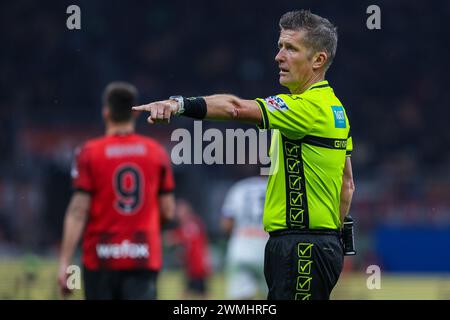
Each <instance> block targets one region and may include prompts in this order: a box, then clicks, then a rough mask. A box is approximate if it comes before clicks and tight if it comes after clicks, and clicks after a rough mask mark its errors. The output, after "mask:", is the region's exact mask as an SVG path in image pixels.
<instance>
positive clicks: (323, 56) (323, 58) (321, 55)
mask: <svg viewBox="0 0 450 320" xmlns="http://www.w3.org/2000/svg"><path fill="white" fill-rule="evenodd" d="M327 61H328V55H327V53H326V52H325V51H318V52H316V53H315V54H314V56H313V64H312V68H313V70H314V71H317V70H319V69H322V68H324V67H325V66H326V64H327Z"/></svg>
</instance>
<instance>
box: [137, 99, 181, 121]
mask: <svg viewBox="0 0 450 320" xmlns="http://www.w3.org/2000/svg"><path fill="white" fill-rule="evenodd" d="M178 108H179V106H178V102H177V101H175V100H164V101H157V102H152V103H149V104H143V105H140V106H136V107H133V108H132V109H133V110H135V111H147V112H150V116H149V117H148V118H147V122H148V123H150V124H154V123H169V122H170V117H171V116H172V114H174V113H176V112H177V111H178Z"/></svg>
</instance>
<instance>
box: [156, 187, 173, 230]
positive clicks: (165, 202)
mask: <svg viewBox="0 0 450 320" xmlns="http://www.w3.org/2000/svg"><path fill="white" fill-rule="evenodd" d="M159 210H160V215H161V223H162V224H164V223H166V222H169V221H172V220H173V219H174V216H175V196H174V195H173V193H172V192H170V193H163V194H161V195H160V196H159Z"/></svg>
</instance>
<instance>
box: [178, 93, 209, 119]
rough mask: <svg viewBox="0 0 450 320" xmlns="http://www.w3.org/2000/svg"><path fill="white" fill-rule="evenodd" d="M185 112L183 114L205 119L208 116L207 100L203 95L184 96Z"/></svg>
mask: <svg viewBox="0 0 450 320" xmlns="http://www.w3.org/2000/svg"><path fill="white" fill-rule="evenodd" d="M183 99H184V100H183V101H184V112H183V113H182V114H181V115H182V116H186V117H190V118H194V119H204V118H205V117H206V111H207V108H206V101H205V99H204V98H203V97H192V98H183Z"/></svg>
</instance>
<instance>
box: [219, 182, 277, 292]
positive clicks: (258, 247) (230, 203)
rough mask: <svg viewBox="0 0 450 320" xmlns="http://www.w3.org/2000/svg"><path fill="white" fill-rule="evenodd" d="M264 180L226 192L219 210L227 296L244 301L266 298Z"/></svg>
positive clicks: (233, 187)
mask: <svg viewBox="0 0 450 320" xmlns="http://www.w3.org/2000/svg"><path fill="white" fill-rule="evenodd" d="M266 188H267V179H266V178H264V177H259V176H258V177H251V178H246V179H243V180H241V181H238V182H237V183H235V184H234V185H233V186H232V187H231V189H230V190H229V191H228V193H227V195H226V197H225V201H224V204H223V207H222V228H223V230H224V231H225V232H226V233H227V234H229V235H230V239H229V242H228V250H227V256H226V274H227V296H228V297H229V298H230V299H240V300H248V299H255V298H262V297H265V296H266V295H267V285H266V281H265V278H264V247H265V245H266V243H267V240H268V238H269V237H268V234H267V233H266V232H265V231H264V230H263V225H262V218H263V212H264V199H265V197H266Z"/></svg>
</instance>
